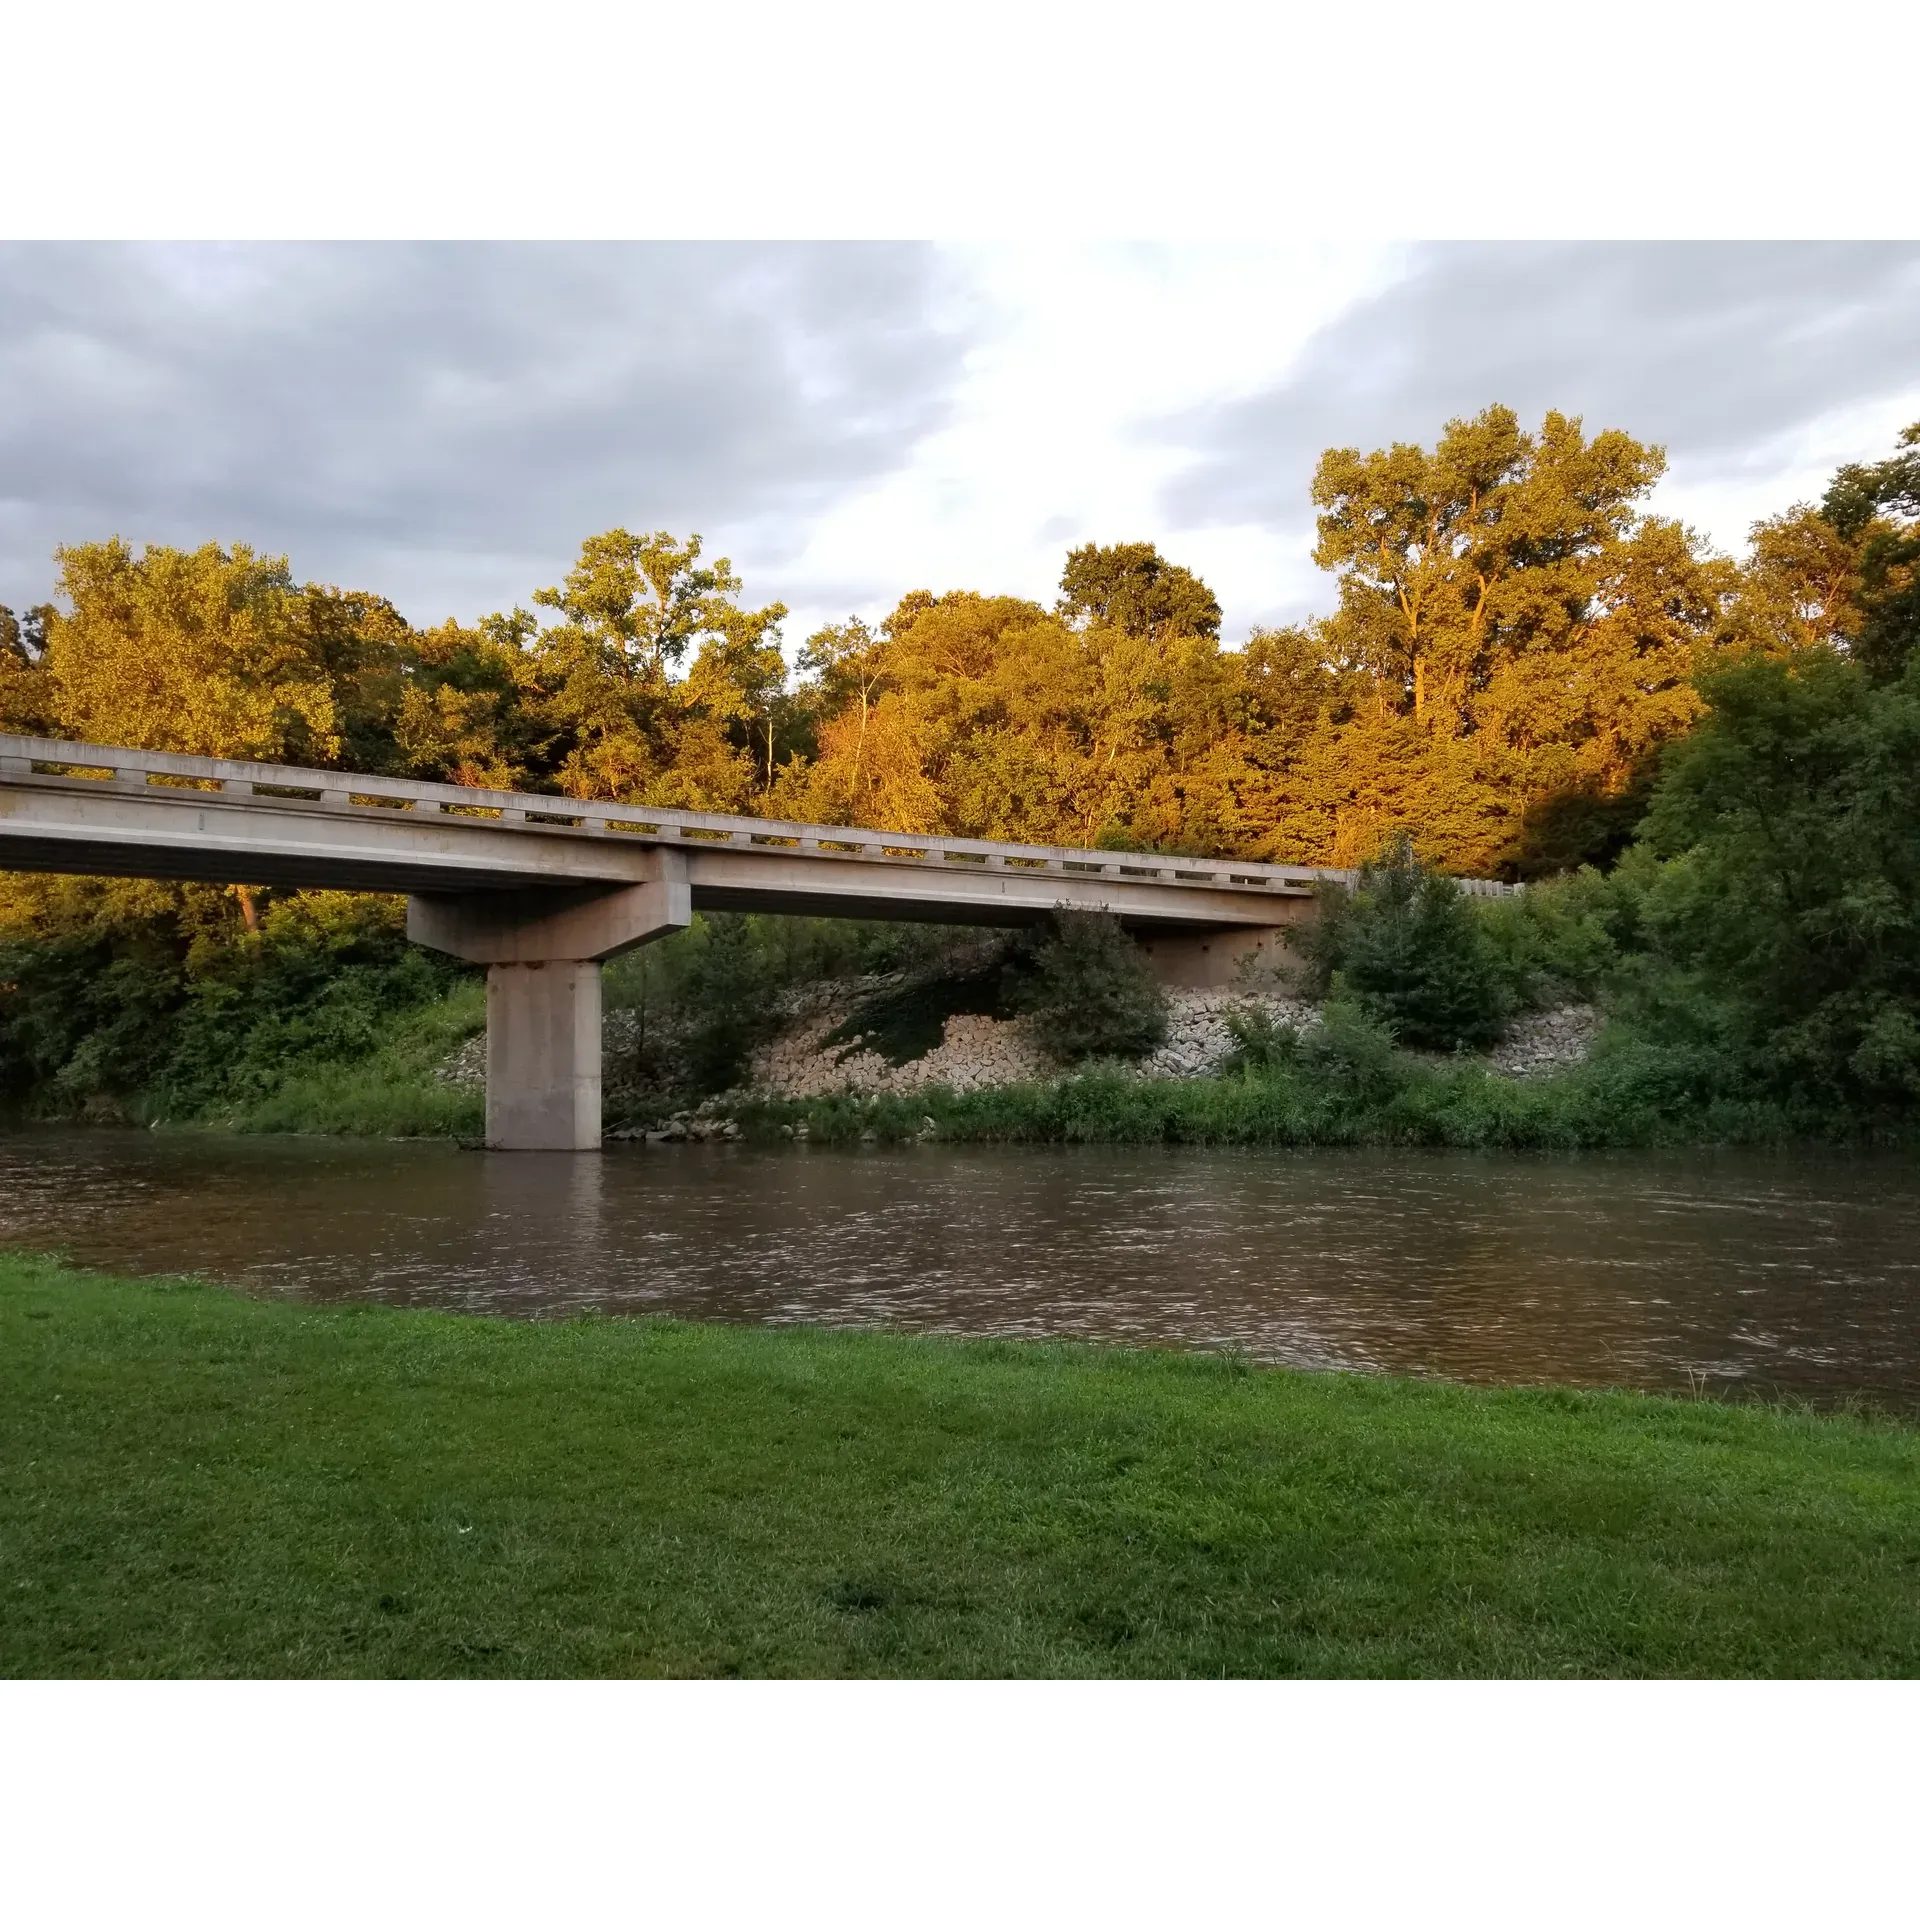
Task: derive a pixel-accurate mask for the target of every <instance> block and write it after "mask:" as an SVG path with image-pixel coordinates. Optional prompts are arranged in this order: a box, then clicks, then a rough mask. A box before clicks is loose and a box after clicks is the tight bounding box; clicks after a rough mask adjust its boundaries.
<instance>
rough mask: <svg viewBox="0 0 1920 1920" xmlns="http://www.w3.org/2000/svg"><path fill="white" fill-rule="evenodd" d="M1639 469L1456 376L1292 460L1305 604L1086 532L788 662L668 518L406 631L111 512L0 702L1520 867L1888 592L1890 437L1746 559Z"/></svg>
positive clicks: (70, 714)
mask: <svg viewBox="0 0 1920 1920" xmlns="http://www.w3.org/2000/svg"><path fill="white" fill-rule="evenodd" d="M1663 465H1664V459H1663V456H1662V454H1661V452H1660V451H1659V449H1657V448H1654V447H1649V446H1646V445H1643V444H1641V443H1640V442H1638V441H1635V440H1633V439H1631V438H1630V437H1629V436H1628V435H1626V434H1624V433H1621V432H1618V431H1612V430H1609V431H1604V432H1601V433H1598V434H1595V435H1593V436H1591V437H1589V436H1588V435H1587V434H1586V432H1585V431H1584V428H1583V426H1582V423H1581V422H1580V421H1578V420H1575V419H1569V418H1567V417H1565V416H1563V415H1560V414H1557V413H1550V414H1548V415H1547V416H1546V418H1545V420H1544V421H1543V422H1542V423H1541V425H1540V427H1539V429H1538V430H1537V431H1533V432H1529V431H1527V430H1525V429H1523V428H1522V427H1521V425H1520V423H1519V421H1518V420H1517V419H1516V417H1515V416H1514V415H1513V414H1512V413H1511V412H1510V411H1509V410H1508V409H1506V408H1504V407H1497V406H1496V407H1490V408H1488V409H1487V410H1486V411H1485V412H1484V413H1482V414H1480V415H1479V416H1478V417H1477V418H1475V419H1472V420H1457V421H1454V422H1451V423H1450V424H1449V425H1448V426H1447V428H1446V430H1445V431H1444V432H1443V434H1442V435H1441V437H1440V439H1439V441H1438V443H1437V444H1436V445H1435V446H1434V447H1433V448H1432V449H1426V448H1422V447H1418V446H1411V445H1395V446H1392V447H1389V448H1385V449H1381V450H1376V451H1374V452H1371V453H1362V452H1360V451H1359V450H1357V449H1354V448H1336V449H1333V450H1331V451H1329V452H1328V453H1326V454H1325V455H1324V456H1323V457H1322V458H1321V461H1320V463H1319V466H1318V469H1317V470H1316V472H1315V475H1314V478H1313V501H1314V505H1315V507H1316V508H1317V509H1318V522H1317V526H1318V545H1317V547H1316V549H1315V559H1316V561H1317V562H1318V564H1319V565H1320V566H1321V567H1323V568H1325V569H1326V570H1327V571H1328V572H1329V573H1331V574H1332V575H1333V576H1334V578H1335V580H1336V582H1337V588H1338V603H1337V605H1336V607H1335V609H1334V611H1333V612H1332V613H1330V614H1328V615H1327V616H1326V617H1324V618H1322V619H1319V620H1315V621H1311V622H1308V623H1306V624H1304V625H1301V626H1297V627H1289V628H1283V629H1276V630H1263V631H1256V632H1255V633H1254V634H1253V636H1252V637H1251V639H1250V640H1249V641H1248V642H1247V644H1245V645H1244V646H1242V647H1238V648H1234V647H1228V646H1224V645H1223V644H1222V643H1221V640H1220V628H1221V610H1220V607H1219V604H1218V602H1217V601H1216V600H1215V598H1214V596H1213V595H1212V593H1211V592H1210V591H1209V590H1208V589H1207V587H1206V585H1205V583H1204V582H1202V581H1201V580H1199V579H1198V578H1197V577H1196V576H1195V575H1193V574H1192V573H1190V572H1189V571H1187V570H1186V569H1185V568H1183V567H1179V566H1176V565H1174V564H1172V563H1171V562H1170V561H1168V560H1165V559H1163V558H1162V557H1161V556H1160V555H1159V554H1158V553H1157V552H1156V551H1155V549H1154V548H1153V547H1151V546H1149V545H1144V544H1133V545H1120V546H1113V547H1097V546H1085V547H1081V548H1079V549H1077V550H1075V551H1074V552H1073V553H1071V554H1070V555H1068V557H1067V560H1066V564H1065V569H1064V572H1063V575H1062V580H1061V592H1060V597H1059V599H1058V600H1057V601H1056V602H1055V604H1054V605H1053V606H1051V607H1045V606H1041V605H1040V604H1038V603H1036V602H1034V601H1029V600H1023V599H1016V598H1009V597H1005V596H995V595H991V594H987V593H982V592H978V591H973V590H961V591H953V592H947V593H942V594H937V595H936V594H934V593H931V592H926V591H917V592H913V593H909V594H907V595H906V596H905V597H904V598H903V599H902V600H901V601H900V603H899V605H898V606H897V607H896V608H895V609H894V611H893V613H892V614H891V615H889V616H888V618H887V619H886V620H885V621H884V622H883V623H882V624H881V625H880V627H879V628H878V629H874V628H871V627H869V626H868V625H866V624H865V623H863V622H862V621H860V620H857V619H855V620H848V621H846V622H844V623H843V624H840V625H838V626H832V627H828V628H825V629H823V630H822V631H821V632H819V633H817V634H815V635H814V636H813V637H812V639H811V640H810V641H808V642H807V643H806V645H805V647H804V648H803V649H802V650H801V651H800V653H799V657H798V670H797V672H795V671H790V669H789V667H788V664H787V661H786V659H785V658H784V656H783V654H782V651H781V645H780V623H781V621H782V619H783V618H784V617H785V613H786V609H785V608H784V607H781V606H779V605H778V604H775V605H770V606H766V607H761V608H757V609H756V608H751V607H749V606H747V605H745V604H744V600H743V596H744V589H743V586H742V583H741V581H740V580H739V579H738V578H737V577H736V575H735V574H734V572H733V569H732V568H731V566H730V565H729V564H728V562H727V561H726V560H724V559H721V560H716V561H712V562H709V561H706V560H705V559H704V558H703V557H702V550H701V543H700V540H699V539H698V537H697V536H696V537H692V538H688V539H685V540H681V539H678V538H676V537H674V536H672V535H670V534H667V533H654V534H650V535H635V534H632V533H629V532H627V531H625V530H624V529H619V528H615V529H613V530H611V531H609V532H607V533H603V534H599V535H596V536H594V537H593V538H592V539H589V540H588V541H586V542H585V544H584V545H583V546H582V548H581V551H580V557H579V560H578V562H577V564H576V565H575V566H574V567H573V569H572V570H571V571H570V572H569V573H568V575H567V577H566V579H565V581H564V582H562V583H561V584H560V585H559V586H556V587H551V588H546V589H543V590H541V591H540V592H537V593H535V594H534V595H533V606H534V608H535V609H536V610H537V611H532V612H530V611H527V610H525V609H521V608H516V609H515V610H514V611H512V612H511V613H504V614H496V615H491V616H489V617H487V618H486V619H483V620H481V621H479V622H478V623H477V624H476V625H474V626H471V627H468V626H462V625H459V624H457V623H449V624H447V625H444V626H441V627H436V628H431V629H426V630H416V629H413V628H411V627H409V626H408V624H407V623H406V622H405V621H404V620H403V619H402V618H401V617H400V615H399V614H398V613H397V612H396V611H395V609H394V608H393V607H392V606H391V605H390V604H389V603H388V602H387V601H385V600H383V599H381V598H379V597H378V596H375V595H372V594H367V593H354V592H343V591H340V590H338V589H335V588H332V587H324V586H313V585H308V586H300V585H298V584H296V583H295V581H294V578H293V576H292V574H291V572H290V570H289V568H288V565H287V562H286V561H285V560H281V559H269V558H263V557H261V556H258V555H256V554H254V553H252V552H250V551H249V550H248V549H247V548H245V547H238V546H236V547H234V548H233V549H231V550H223V549H221V548H219V547H217V546H205V547H202V548H199V549H198V550H196V551H193V552H184V551H179V550H175V549H172V548H166V547H149V548H147V549H146V550H145V551H144V552H143V553H140V554H138V555H136V554H135V553H134V552H133V551H132V549H131V548H130V547H129V546H127V544H126V543H124V542H123V541H120V540H108V541H104V542H100V543H97V544H92V545H82V546H71V547H64V548H62V549H61V550H60V551H59V554H58V556H57V558H58V561H59V565H60V577H59V595H60V599H61V601H62V602H63V603H64V604H63V605H62V606H58V607H48V608H40V609H35V610H34V611H33V612H32V614H30V615H29V616H28V617H27V619H26V620H24V621H21V620H16V619H15V618H14V617H13V616H12V615H11V614H6V613H4V610H0V727H5V728H11V729H15V730H19V731H26V732H37V733H50V734H61V735H67V736H71V737H81V738H87V739H93V740H101V741H109V742H119V743H122V744H129V745H138V746H151V747H162V748H170V749H175V750H179V751H184V752H194V753H213V754H228V755H235V756H245V757H254V758H264V759H287V760H292V761H301V762H307V763H316V764H322V765H342V766H348V767H353V768H357V769H359V770H363V771H375V772H383V773H411V774H416V775H419V776H422V777H426V778H435V779H446V780H453V781H457V782H461V783H464V784H469V785H492V786H519V787H525V788H529V789H533V790H540V791H549V792H560V793H566V794H569V795H574V796H577V797H581V798H586V797H606V798H617V799H625V800H635V801H641V802H647V803H652V804H656V805H665V806H677V807H689V808H696V809H705V810H715V811H725V812H733V813H757V814H761V815H771V816H782V817H789V818H802V819H811V820H817V821H821V822H824V823H841V824H860V825H864V826H875V827H884V828H892V829H894V830H897V831H928V832H951V833H964V834H974V835H980V836H984V837H989V838H1008V839H1023V840H1037V841H1049V842H1059V843H1064V844H1075V845H1089V846H1104V847H1110V848H1128V847H1155V848H1163V849H1175V850H1180V849H1183V850H1188V851H1193V852H1207V853H1221V854H1241V855H1249V856H1253V857H1259V858H1270V859H1277V860H1287V861H1297V862H1301V863H1306V864H1315V865H1331V866H1351V865H1354V864H1356V863H1357V862H1359V861H1360V860H1362V859H1365V858H1367V857H1369V856H1371V855H1373V854H1375V853H1377V852H1379V851H1380V850H1381V849H1382V848H1384V847H1386V846H1388V845H1390V844H1392V843H1393V842H1394V841H1395V840H1396V839H1398V838H1399V837H1400V836H1402V835H1405V836H1408V837H1409V838H1410V841H1411V844H1412V846H1413V847H1414V848H1415V849H1416V850H1417V851H1418V852H1419V853H1420V854H1421V855H1422V856H1423V857H1424V858H1425V859H1427V860H1429V861H1431V862H1435V863H1437V864H1439V865H1441V866H1443V867H1445V868H1448V869H1450V870H1452V871H1456V872H1462V873H1516V872H1517V873H1529V872H1537V871H1543V870H1546V869H1548V868H1550V867H1552V866H1555V865H1565V864H1571V863H1574V862H1576V861H1578V860H1579V859H1581V858H1586V857H1591V856H1592V855H1594V854H1595V853H1596V852H1598V851H1601V850H1602V849H1603V848H1604V847H1605V846H1606V845H1608V844H1609V843H1610V841H1611V842H1617V839H1618V837H1619V835H1620V833H1621V831H1622V827H1621V822H1622V821H1623V820H1630V817H1631V816H1632V815H1633V814H1634V813H1636V812H1637V810H1638V807H1639V804H1640V801H1639V798H1638V796H1639V795H1640V794H1641V793H1642V792H1643V790H1644V787H1645V783H1646V777H1647V773H1648V769H1649V765H1650V759H1651V756H1652V755H1653V754H1654V753H1655V751H1656V750H1657V749H1658V748H1659V747H1660V746H1661V745H1662V743H1663V742H1666V741H1668V740H1670V739H1672V738H1674V737H1675V736H1677V735H1678V734H1681V733H1683V732H1685V731H1686V730H1687V728H1688V727H1689V726H1690V725H1691V724H1692V722H1693V720H1694V719H1695V717H1696V715H1697V714H1698V713H1699V711H1700V700H1699V696H1698V694H1697V693H1696V691H1695V687H1694V680H1695V675H1696V672H1697V670H1698V669H1699V668H1700V667H1701V665H1702V664H1703V663H1704V662H1706V661H1708V660H1709V659H1711V658H1714V657H1717V656H1719V655H1721V654H1723V653H1726V652H1728V651H1730V650H1739V651H1754V652H1761V653H1767V654H1779V653H1783V652H1794V651H1798V650H1800V649H1803V648H1805V647H1807V646H1810V645H1814V644H1817V643H1821V642H1835V643H1838V644H1839V645H1841V646H1842V647H1846V646H1849V645H1852V644H1855V643H1856V642H1859V641H1860V638H1861V635H1862V634H1863V632H1864V631H1865V630H1866V629H1867V627H1868V626H1871V627H1872V631H1873V633H1874V634H1875V635H1879V634H1881V633H1883V632H1884V633H1888V634H1892V635H1894V636H1895V640H1889V641H1885V642H1879V643H1877V644H1883V645H1885V646H1893V645H1894V644H1895V641H1897V639H1898V636H1899V634H1901V633H1903V632H1904V631H1905V628H1904V627H1903V626H1902V625H1901V622H1903V621H1904V622H1907V623H1908V624H1911V619H1912V616H1911V614H1910V612H1909V611H1908V610H1907V609H1908V606H1909V602H1910V600H1911V587H1910V578H1911V575H1912V573H1913V566H1912V561H1911V555H1910V553H1909V550H1908V547H1907V546H1902V545H1900V544H1899V538H1900V537H1903V536H1899V530H1898V528H1897V527H1893V530H1892V531H1890V530H1889V529H1890V527H1892V523H1891V522H1889V521H1888V520H1886V519H1885V518H1884V517H1883V509H1884V508H1885V506H1887V505H1888V504H1892V505H1895V506H1899V505H1900V504H1902V503H1903V502H1904V501H1905V500H1906V498H1907V493H1908V492H1911V490H1912V476H1911V474H1910V472H1909V471H1908V469H1909V468H1910V466H1911V465H1912V456H1910V455H1907V456H1902V457H1901V459H1899V460H1896V461H1894V462H1889V463H1887V464H1886V465H1885V466H1884V467H1881V468H1871V469H1859V470H1853V469H1849V470H1848V472H1849V475H1851V476H1852V477H1851V479H1850V480H1848V482H1847V487H1848V488H1850V491H1847V490H1846V489H1842V491H1843V492H1845V498H1844V499H1843V500H1841V501H1840V505H1839V508H1838V509H1836V507H1835V506H1834V503H1833V502H1832V501H1830V502H1829V503H1828V504H1827V506H1826V507H1823V508H1822V509H1821V510H1819V511H1816V510H1814V509H1812V508H1797V509H1794V510H1792V511H1790V512H1787V513H1784V514H1782V515H1781V516H1779V517H1778V518H1776V519H1772V520H1768V521H1765V522H1762V523H1761V524H1760V525H1759V526H1758V527H1756V528H1755V530H1754V546H1753V552H1752V555H1751V558H1750V559H1749V560H1748V561H1747V562H1746V563H1745V564H1744V565H1736V564H1735V563H1734V562H1732V561H1730V560H1727V559H1724V558H1719V557H1716V556H1714V555H1712V554H1710V553H1708V552H1707V551H1705V549H1704V548H1703V546H1702V545H1701V543H1700V542H1699V541H1698V540H1697V539H1696V538H1695V537H1694V536H1693V535H1692V534H1691V533H1689V532H1688V530H1686V529H1685V528H1683V527H1681V526H1679V525H1677V524H1676V523H1674V522H1673V521H1670V520H1666V519H1662V518H1660V517H1658V516H1657V515H1653V514H1651V513H1649V512H1648V511H1647V504H1646V503H1647V499H1648V495H1649V493H1650V491H1651V489H1652V488H1653V486H1654V485H1655V483H1656V482H1657V481H1658V479H1659V477H1660V474H1661V472H1662V469H1663ZM1903 488H1905V489H1906V490H1907V491H1906V492H1903V491H1902V489H1903ZM1910 545H1911V542H1909V546H1910ZM1875 592H1877V593H1878V596H1879V597H1878V599H1875V598H1874V593H1875ZM1902 596H1905V597H1904V598H1903V597H1902ZM1876 622H1877V624H1874V623H1876Z"/></svg>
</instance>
